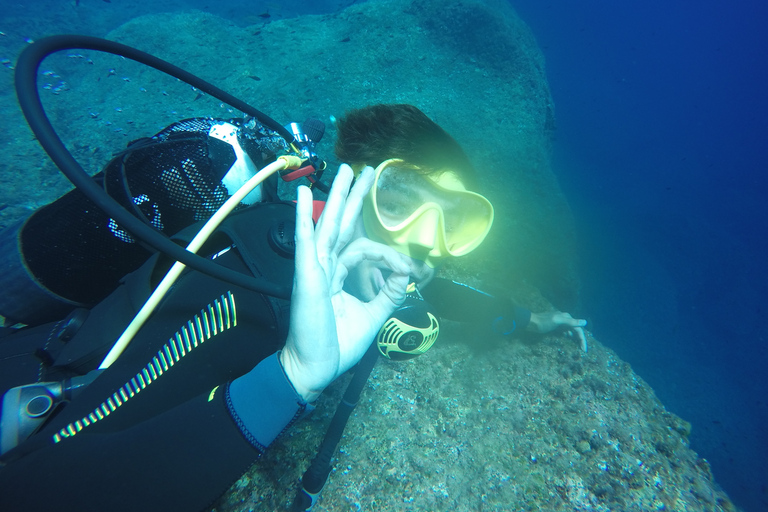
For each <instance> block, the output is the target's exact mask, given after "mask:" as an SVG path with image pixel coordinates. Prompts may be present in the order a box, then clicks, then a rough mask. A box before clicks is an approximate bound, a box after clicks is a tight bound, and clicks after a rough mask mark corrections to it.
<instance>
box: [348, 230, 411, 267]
mask: <svg viewBox="0 0 768 512" xmlns="http://www.w3.org/2000/svg"><path fill="white" fill-rule="evenodd" d="M365 260H367V261H375V262H377V266H378V267H380V268H385V269H388V270H391V271H392V272H397V273H399V274H405V275H408V274H409V273H410V271H411V267H410V265H409V258H407V257H406V256H404V255H402V254H400V253H399V252H397V251H396V250H394V249H393V248H391V247H389V246H386V245H384V244H380V243H377V242H374V241H372V240H369V239H367V238H358V239H357V240H355V241H354V242H352V243H350V244H349V245H348V246H347V247H345V248H344V250H342V251H341V254H339V263H340V264H342V265H344V266H345V267H347V268H348V269H351V268H354V267H356V266H357V265H359V264H360V263H362V262H363V261H365Z"/></svg>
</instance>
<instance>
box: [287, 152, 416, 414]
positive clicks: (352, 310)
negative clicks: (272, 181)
mask: <svg viewBox="0 0 768 512" xmlns="http://www.w3.org/2000/svg"><path fill="white" fill-rule="evenodd" d="M352 179H353V173H352V169H351V168H350V167H349V166H347V165H342V166H341V168H340V169H339V173H338V174H337V176H336V179H335V180H334V182H333V187H332V189H331V192H330V194H329V196H328V202H327V203H326V206H325V209H324V210H323V214H322V216H321V217H320V220H319V221H318V224H317V227H314V226H313V224H312V192H311V191H310V190H309V189H308V188H307V187H299V190H298V204H297V206H296V274H295V277H294V280H293V295H292V298H291V323H290V327H289V331H288V338H287V340H286V344H285V347H284V348H283V350H282V351H281V352H280V362H281V364H282V365H283V368H284V370H285V373H286V375H287V376H288V379H289V380H290V381H291V383H292V384H293V387H294V388H295V389H296V391H297V392H298V393H299V394H300V395H301V396H302V398H304V399H305V400H306V401H308V402H311V401H313V400H315V399H317V397H318V396H319V395H320V393H321V392H322V391H323V389H325V387H326V386H327V385H328V384H330V383H331V382H333V381H334V380H335V379H336V378H337V377H338V376H339V375H341V374H342V373H344V372H346V371H347V370H349V369H350V368H351V367H352V366H354V365H355V364H356V363H357V362H358V361H359V360H360V358H362V356H363V354H365V351H366V350H367V349H368V347H369V346H370V344H371V342H372V340H373V338H374V336H375V335H376V333H377V332H378V330H379V329H380V328H381V326H382V325H383V324H384V322H385V321H386V320H387V319H388V318H389V317H390V315H391V314H392V312H393V311H394V310H395V308H396V307H398V306H399V305H400V304H402V302H403V300H405V289H406V287H407V285H408V272H409V267H408V262H407V258H406V257H405V256H403V255H401V254H400V253H398V252H397V251H395V250H394V249H392V248H390V247H387V246H385V245H382V244H377V243H375V242H372V241H370V240H367V239H358V240H355V241H354V242H351V243H350V241H351V239H352V237H353V233H354V225H355V222H356V220H357V217H358V216H359V215H360V210H361V208H362V201H363V197H365V194H366V193H367V192H368V190H369V189H370V187H371V185H372V183H373V169H370V168H366V169H365V170H364V171H363V173H362V174H361V175H360V177H359V178H358V180H357V182H356V183H355V185H354V187H352V190H350V188H349V187H350V184H351V182H352ZM364 260H375V261H378V262H381V263H383V264H384V265H386V266H387V267H388V268H389V269H390V270H391V271H392V274H391V275H390V277H389V278H388V279H387V281H386V283H385V284H384V286H383V287H382V289H381V291H380V292H379V293H378V295H377V296H376V297H375V298H374V299H373V300H371V301H370V302H362V301H360V300H358V299H356V298H355V297H353V296H352V295H349V294H348V293H346V292H344V291H343V290H342V286H343V284H344V279H345V278H346V277H347V273H348V271H349V269H350V268H353V267H355V266H356V265H358V264H360V263H361V262H362V261H364Z"/></svg>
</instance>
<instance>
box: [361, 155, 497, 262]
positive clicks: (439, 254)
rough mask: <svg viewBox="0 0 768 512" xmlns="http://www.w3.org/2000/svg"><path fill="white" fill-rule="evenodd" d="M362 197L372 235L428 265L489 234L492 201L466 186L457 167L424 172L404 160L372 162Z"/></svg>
mask: <svg viewBox="0 0 768 512" xmlns="http://www.w3.org/2000/svg"><path fill="white" fill-rule="evenodd" d="M375 173H376V177H375V181H374V183H373V186H372V187H371V190H370V192H369V193H368V195H367V196H366V198H365V200H364V202H363V222H364V224H365V229H366V232H367V234H368V236H369V238H371V239H372V240H375V241H377V242H381V243H384V244H387V245H389V246H390V247H392V248H394V249H396V250H397V251H399V252H401V253H403V254H405V255H407V256H410V257H412V258H416V259H419V260H422V261H424V262H426V263H427V265H429V266H430V267H433V268H434V267H436V266H437V265H438V264H439V263H440V261H442V260H443V259H445V258H448V257H450V256H463V255H465V254H468V253H470V252H471V251H473V250H474V249H476V248H477V246H479V245H480V243H481V242H482V241H483V240H484V239H485V237H486V235H488V231H490V229H491V224H493V206H492V205H491V203H490V202H489V201H488V200H487V199H486V198H485V197H483V196H481V195H480V194H476V193H474V192H469V191H468V190H466V189H465V188H464V185H462V183H461V181H460V180H459V178H458V176H457V175H456V173H454V172H452V171H450V170H446V171H445V172H441V173H437V174H433V175H426V174H424V173H423V172H422V171H421V170H420V169H419V168H418V167H416V166H413V165H410V164H407V163H405V162H404V161H403V160H399V159H390V160H386V161H384V162H382V163H381V164H380V165H379V166H378V167H377V168H376V171H375Z"/></svg>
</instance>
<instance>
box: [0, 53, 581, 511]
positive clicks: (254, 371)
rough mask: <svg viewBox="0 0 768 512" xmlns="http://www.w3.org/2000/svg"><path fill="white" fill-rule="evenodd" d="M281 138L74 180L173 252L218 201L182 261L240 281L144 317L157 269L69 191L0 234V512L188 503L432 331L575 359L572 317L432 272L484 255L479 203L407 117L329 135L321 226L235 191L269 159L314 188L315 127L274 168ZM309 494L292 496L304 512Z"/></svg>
mask: <svg viewBox="0 0 768 512" xmlns="http://www.w3.org/2000/svg"><path fill="white" fill-rule="evenodd" d="M22 67H23V66H21V59H20V65H19V66H17V70H19V69H21V68H22ZM18 90H19V88H18V87H17V92H18ZM20 103H21V104H22V108H23V109H24V105H25V103H24V102H23V101H21V98H20ZM243 110H244V109H243ZM25 113H26V112H25ZM28 119H29V116H28ZM281 131H284V130H282V129H281V127H275V126H267V125H266V124H265V123H263V122H262V121H261V120H260V119H253V118H246V119H244V120H217V119H208V118H206V119H191V120H185V121H181V122H179V123H175V124H174V125H172V126H170V127H168V128H167V129H165V130H163V131H161V132H160V133H158V134H157V135H155V136H154V137H150V138H148V139H142V140H140V141H135V142H133V143H131V144H130V145H129V147H128V148H127V149H126V151H124V152H122V153H120V154H118V155H116V156H115V158H113V160H112V161H111V162H110V163H109V164H108V165H107V166H106V168H105V170H104V172H103V173H101V174H99V175H97V176H95V177H94V178H93V182H94V183H97V184H98V186H100V187H101V188H103V189H104V190H105V191H107V193H108V194H109V195H110V196H111V197H112V198H114V199H115V200H117V201H118V203H121V204H122V206H123V207H125V208H126V209H127V210H128V211H129V212H130V213H131V214H132V215H133V216H134V217H135V218H136V219H139V220H140V221H141V222H143V223H144V224H145V225H148V226H152V228H153V229H154V230H157V231H160V232H164V233H166V234H167V235H169V236H171V237H172V239H173V240H174V241H175V242H177V243H178V244H181V245H185V244H187V243H189V246H192V245H193V244H194V243H195V241H196V240H198V236H199V235H195V233H198V232H203V231H205V229H206V227H207V226H208V225H209V223H210V220H209V221H207V222H206V223H205V225H204V226H203V227H202V228H201V225H202V224H203V220H204V219H206V218H208V217H209V216H210V215H211V213H213V212H214V211H215V212H216V213H215V214H214V217H216V216H217V215H218V213H219V207H223V206H226V205H227V204H230V203H233V204H236V207H235V211H234V213H231V214H230V215H229V216H227V217H226V218H225V219H224V220H223V221H222V222H221V224H220V225H218V227H214V228H212V229H211V231H210V233H207V234H206V237H205V238H204V241H202V242H200V244H199V246H197V247H196V249H195V251H193V252H197V253H198V254H199V255H201V256H203V257H205V258H206V259H207V260H208V262H209V263H210V262H212V263H213V265H212V266H213V267H217V268H219V269H228V270H234V271H237V272H239V273H240V274H238V275H240V276H242V277H241V278H240V280H239V281H238V280H237V279H235V280H234V282H233V280H232V279H229V280H227V279H224V278H220V277H218V275H216V274H215V273H213V274H209V273H204V272H200V271H198V270H197V269H196V268H188V269H186V270H183V267H182V268H181V269H179V270H178V273H177V275H176V277H174V280H172V281H171V282H170V284H168V286H167V287H166V288H165V290H164V292H163V293H162V294H160V295H159V296H158V298H157V300H156V301H154V302H153V297H155V295H156V293H157V290H159V289H160V288H161V287H162V286H163V285H164V283H166V279H167V276H169V275H171V273H172V272H173V271H174V269H175V268H177V267H176V265H177V264H174V263H173V258H171V257H168V256H166V255H164V254H163V253H156V252H155V253H153V251H152V250H150V249H149V248H148V247H147V246H146V243H145V241H144V240H143V239H140V238H138V237H136V236H134V234H133V233H132V232H131V231H129V230H128V229H126V223H127V222H128V221H129V220H131V219H126V218H125V217H121V218H117V217H116V215H115V214H113V213H111V212H110V213H106V212H102V211H100V209H99V208H98V205H97V204H95V203H94V201H93V199H92V198H91V197H90V196H88V197H86V195H83V194H81V193H80V190H79V189H78V190H75V191H73V192H70V193H69V194H66V195H65V196H63V197H62V198H60V199H59V200H57V201H55V202H54V203H52V204H51V205H48V206H46V207H43V208H42V209H41V210H39V211H37V212H35V213H34V214H32V215H31V216H30V217H29V218H28V219H27V220H26V221H24V222H23V223H21V224H19V225H17V226H12V227H10V228H9V229H6V230H5V231H4V232H3V233H2V234H0V238H2V239H3V240H4V243H3V244H2V247H3V252H4V253H5V254H3V256H2V259H3V261H4V263H5V266H4V268H6V269H7V270H8V271H7V272H6V273H5V275H4V276H3V285H4V286H3V289H4V290H5V291H4V296H3V298H2V301H0V314H1V315H3V316H4V317H6V318H7V319H8V320H9V323H16V324H17V325H16V326H13V327H3V328H2V332H0V336H1V337H0V392H2V393H3V402H2V420H1V421H0V448H1V449H0V452H2V454H1V455H0V487H2V489H3V492H2V493H0V508H2V509H3V510H19V509H24V510H38V509H50V508H52V507H55V508H56V509H58V510H67V509H72V510H88V509H93V510H104V509H107V510H135V509H137V508H142V509H156V510H163V509H165V510H167V509H181V510H187V509H203V508H204V507H206V506H208V505H211V504H212V503H213V501H214V500H215V499H216V498H217V497H218V496H220V495H221V494H222V493H223V492H224V491H225V490H226V489H227V488H228V487H229V486H230V485H231V484H232V483H233V482H234V481H236V480H237V479H238V478H239V477H240V476H241V475H242V474H243V473H244V472H245V470H246V469H247V468H248V467H249V466H250V465H251V464H252V463H254V461H255V460H256V459H257V458H258V457H259V455H260V454H261V453H262V452H263V451H264V450H265V449H266V448H267V447H268V446H269V445H270V443H271V442H272V441H273V440H274V439H275V438H276V437H277V436H278V435H280V434H281V433H282V432H284V431H285V430H286V429H288V428H289V427H290V425H291V424H292V423H294V422H295V421H297V420H299V419H300V418H302V417H303V416H304V415H306V414H308V413H309V412H311V410H312V405H311V404H312V402H313V401H315V400H316V399H317V398H318V396H319V395H320V393H321V392H322V391H323V389H324V388H325V387H327V386H328V385H329V384H330V383H331V382H333V381H334V380H335V379H336V378H337V377H338V376H340V375H342V374H343V373H345V372H346V371H348V370H350V369H351V368H353V367H355V365H357V370H356V372H355V378H357V377H358V374H361V375H362V377H363V379H362V380H363V383H364V380H365V378H367V373H365V372H361V371H360V368H361V367H362V366H363V363H365V362H366V361H373V362H375V357H376V356H378V354H381V355H384V356H385V357H388V358H390V359H407V358H410V357H415V356H417V355H419V354H421V353H423V352H424V351H426V350H427V349H429V348H430V347H431V346H432V345H433V344H434V342H435V340H436V338H437V335H438V333H439V320H438V319H439V318H440V317H442V318H449V319H454V320H459V321H473V322H483V323H486V324H487V325H490V326H492V328H493V329H495V330H496V331H497V332H500V333H502V334H510V333H512V332H513V331H519V330H523V329H527V330H533V331H539V332H548V331H550V330H553V329H556V328H563V329H566V330H572V331H574V332H575V333H576V334H577V335H579V337H580V339H581V342H582V348H583V349H584V350H586V341H585V338H584V334H583V330H582V327H583V326H584V325H585V322H584V321H583V320H578V319H573V318H571V316H570V315H568V314H567V313H560V312H550V313H541V314H536V313H531V312H529V311H528V310H526V309H524V308H520V307H518V306H516V305H515V304H514V303H512V302H511V301H509V300H507V299H505V298H503V297H494V296H491V295H489V294H487V293H484V292H481V291H478V290H476V289H474V288H471V287H468V286H466V285H463V284H460V283H456V282H453V281H450V280H446V279H440V278H438V277H436V276H435V274H436V272H437V269H438V268H439V266H440V264H441V263H442V262H444V261H445V260H447V259H449V258H454V257H459V256H462V255H465V254H467V253H469V252H470V251H472V250H474V249H475V248H476V247H477V246H478V245H479V244H480V243H481V242H482V241H483V239H484V238H485V237H486V235H487V234H488V232H489V230H490V228H491V225H492V222H493V208H492V206H491V204H490V203H489V202H488V201H487V199H485V198H484V197H483V196H481V195H479V194H477V193H475V192H471V191H470V190H471V188H474V187H475V186H476V184H475V179H474V171H473V169H472V166H471V163H470V162H469V159H468V158H467V157H466V155H465V154H464V152H463V150H462V149H461V147H460V146H459V145H458V143H457V142H456V141H455V140H454V139H453V138H452V137H451V136H450V135H449V134H448V133H446V132H445V131H444V130H443V129H442V128H440V127H439V126H438V125H437V124H435V123H434V122H433V121H432V120H430V119H429V118H428V117H427V116H426V115H424V114H423V113H422V112H421V111H420V110H418V109H417V108H416V107H413V106H410V105H376V106H372V107H367V108H363V109H359V110H355V111H351V112H349V113H348V114H347V115H346V116H345V117H344V118H342V119H340V120H339V121H338V122H337V131H338V138H337V142H336V152H337V155H338V157H339V159H340V160H341V161H343V162H347V163H349V164H350V165H349V166H348V165H346V164H343V165H342V166H341V167H340V169H339V172H338V174H337V176H336V178H335V180H334V182H333V186H332V188H331V190H330V191H329V195H328V200H327V203H326V204H325V206H324V207H323V208H322V214H320V215H318V213H319V211H320V207H319V206H318V205H317V204H313V202H312V194H311V192H310V190H309V189H308V188H307V187H299V189H298V197H297V202H296V204H294V203H293V202H292V201H288V202H286V201H281V200H280V198H279V197H277V186H276V179H277V178H276V177H274V178H271V179H267V180H266V181H265V182H263V183H262V184H260V185H258V186H257V187H256V188H254V189H253V190H252V191H250V192H247V193H243V194H241V190H242V189H241V188H240V186H241V185H243V183H246V184H247V183H252V180H253V179H254V178H256V177H258V175H260V174H261V172H262V171H258V169H259V168H260V167H261V166H262V165H264V164H267V167H270V166H271V165H274V164H275V163H279V161H281V159H284V160H282V161H284V162H285V164H284V165H283V164H281V167H280V168H281V169H283V170H281V171H280V174H281V175H282V176H283V178H284V179H286V178H287V179H290V178H292V177H295V176H306V177H307V178H309V179H310V181H313V180H314V182H313V185H315V186H318V187H321V186H322V185H321V184H320V182H319V177H320V173H319V172H317V170H320V171H322V165H321V164H320V162H319V159H317V157H316V155H314V153H313V151H312V150H313V142H316V141H317V140H319V137H320V136H322V130H321V128H320V127H319V125H318V123H317V122H309V123H305V125H304V127H303V129H302V127H299V126H292V131H293V132H294V137H295V140H296V141H302V142H304V144H303V145H302V148H303V149H302V151H301V153H302V158H298V159H296V160H298V162H299V164H296V163H292V164H290V166H289V164H288V163H287V162H288V157H289V156H290V155H285V154H284V153H287V152H288V146H290V145H291V143H288V142H283V141H286V140H287V139H286V137H285V136H284V134H283V133H280V132H281ZM304 132H306V133H304ZM309 134H311V137H310V135H309ZM281 137H282V140H281ZM41 143H43V140H41ZM272 160H275V162H274V163H269V162H270V161H272ZM302 160H306V161H308V162H310V163H311V164H313V165H310V167H312V169H311V170H309V171H304V170H302V169H305V167H300V164H301V162H302ZM58 164H59V163H58V162H57V165H58ZM350 166H351V167H350ZM371 166H376V169H375V170H374V169H373V168H372V167H371ZM286 167H288V168H290V169H293V170H285V168H286ZM265 169H266V167H265ZM273 176H274V175H273ZM353 182H354V184H353ZM235 191H236V192H235ZM233 200H234V201H233ZM315 222H316V224H315ZM190 240H191V241H192V242H190ZM182 252H183V251H182ZM169 269H170V270H169ZM163 276H166V277H163ZM248 278H251V279H253V278H255V279H256V281H258V282H259V286H256V287H254V286H252V285H248V284H247V282H246V281H247V280H248ZM291 288H292V292H291V291H289V290H291ZM153 290H155V292H153ZM150 303H152V307H151V308H150V309H149V310H148V312H147V313H146V314H143V313H144V311H145V308H146V307H147V305H148V304H150ZM430 303H431V304H430ZM139 318H141V322H140V323H139V324H138V327H136V328H133V326H134V324H135V322H136V321H137V319H139ZM424 320H426V322H425V321H424ZM129 332H130V335H128V336H127V337H126V334H127V333H129ZM116 339H117V340H118V343H116V344H115V345H112V343H113V342H114V340H116ZM124 339H125V343H122V344H121V343H120V341H121V340H124ZM372 341H374V343H372ZM370 354H373V356H374V357H373V358H372V357H370ZM373 362H371V363H370V367H372V364H373ZM353 381H354V379H353ZM348 391H349V389H348ZM357 393H358V394H359V389H358V390H357ZM345 401H347V400H346V395H345ZM352 402H354V400H352ZM340 407H341V406H340ZM352 407H354V405H352ZM348 411H349V410H347V413H346V414H347V415H348V413H349V412H348ZM337 414H338V411H337ZM334 419H335V418H334ZM342 428H343V425H342ZM329 434H330V430H329ZM335 434H336V438H335V442H338V437H340V432H338V431H337V432H335ZM327 437H328V436H327ZM330 437H334V436H330ZM331 445H332V446H334V447H335V444H334V443H331ZM324 457H325V458H326V459H327V458H328V457H329V455H327V453H326V454H325V455H324ZM318 458H320V456H319V455H318ZM310 469H311V468H310ZM329 470H330V466H329V463H328V462H327V460H326V462H325V469H323V471H320V473H323V472H325V473H324V474H325V477H327V471H329ZM308 473H309V470H308ZM306 477H307V475H306V474H305V480H306ZM323 478H324V477H323ZM323 482H324V480H323ZM320 488H321V485H320V486H319V487H318V484H317V482H314V483H313V485H309V486H308V485H307V482H306V481H305V491H307V492H308V493H309V494H310V495H311V496H310V499H311V501H312V502H311V503H310V507H311V504H313V503H314V500H315V499H316V496H317V493H319V490H320ZM302 509H303V508H302Z"/></svg>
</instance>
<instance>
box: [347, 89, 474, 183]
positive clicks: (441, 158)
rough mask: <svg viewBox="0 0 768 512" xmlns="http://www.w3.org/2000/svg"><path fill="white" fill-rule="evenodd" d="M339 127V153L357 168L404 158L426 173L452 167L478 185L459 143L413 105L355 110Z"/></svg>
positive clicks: (373, 106)
mask: <svg viewBox="0 0 768 512" xmlns="http://www.w3.org/2000/svg"><path fill="white" fill-rule="evenodd" d="M336 129H337V138H336V147H335V152H336V156H337V157H338V158H339V160H340V161H342V162H344V163H348V164H349V165H351V166H353V167H354V166H358V165H370V166H372V167H376V166H377V165H379V164H380V163H381V162H383V161H384V160H389V159H390V158H400V159H402V160H405V161H406V162H408V163H410V164H413V165H416V166H418V167H419V168H421V170H422V171H423V172H424V173H425V174H433V173H439V172H441V171H445V170H446V169H450V170H452V171H455V172H456V173H457V174H458V177H459V179H460V180H461V181H462V183H463V184H464V186H465V187H467V189H470V190H471V189H474V188H475V187H476V186H477V175H476V173H475V169H474V167H472V163H471V162H470V161H469V158H467V155H466V153H464V150H463V149H462V148H461V146H460V145H459V143H458V142H456V140H455V139H454V138H453V137H451V136H450V135H449V134H448V132H446V131H445V130H443V129H442V128H441V127H440V126H439V125H438V124H437V123H435V122H434V121H432V120H431V119H430V118H428V117H427V116H426V114H424V112H422V111H421V110H419V109H418V108H416V107H414V106H413V105H406V104H401V105H372V106H369V107H364V108H361V109H357V110H351V111H349V112H347V113H346V115H345V116H344V117H343V118H341V119H339V120H338V121H337V123H336Z"/></svg>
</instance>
